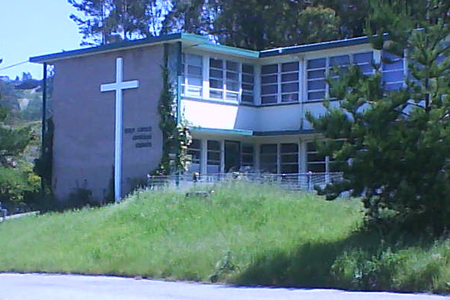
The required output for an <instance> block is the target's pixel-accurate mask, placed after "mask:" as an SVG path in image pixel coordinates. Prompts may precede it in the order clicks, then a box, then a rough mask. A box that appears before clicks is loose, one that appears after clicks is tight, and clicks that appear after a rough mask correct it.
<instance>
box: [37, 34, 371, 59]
mask: <svg viewBox="0 0 450 300" xmlns="http://www.w3.org/2000/svg"><path fill="white" fill-rule="evenodd" d="M177 40H179V41H186V42H191V43H194V44H195V45H194V46H195V48H196V49H201V50H205V51H212V52H218V53H224V54H229V55H233V56H242V57H247V58H254V59H256V58H264V57H272V56H280V55H289V54H296V53H304V52H311V51H318V50H326V49H333V48H339V47H348V46H355V45H362V44H368V43H370V40H369V37H367V36H364V37H357V38H352V39H346V40H338V41H330V42H323V43H316V44H309V45H301V46H292V47H283V48H278V49H271V50H264V51H254V50H248V49H243V48H237V47H230V46H225V45H218V44H214V43H212V42H210V41H209V40H208V38H207V37H206V36H200V35H196V34H191V33H173V34H168V35H162V36H157V37H151V38H145V39H140V40H132V41H123V42H118V43H113V44H107V45H102V46H96V47H90V48H83V49H77V50H70V51H63V52H59V53H53V54H47V55H41V56H34V57H31V58H30V62H33V63H44V62H51V61H55V60H60V59H67V58H72V57H77V56H84V55H91V54H96V53H102V52H109V51H115V50H122V49H128V48H134V47H141V46H146V45H150V44H156V43H162V42H168V41H177Z"/></svg>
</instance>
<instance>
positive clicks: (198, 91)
mask: <svg viewBox="0 0 450 300" xmlns="http://www.w3.org/2000/svg"><path fill="white" fill-rule="evenodd" d="M182 75H183V79H182V84H181V86H182V94H183V95H184V96H187V97H201V96H202V90H203V58H202V57H201V56H200V55H194V54H183V56H182Z"/></svg>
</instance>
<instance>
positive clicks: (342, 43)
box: [259, 36, 370, 58]
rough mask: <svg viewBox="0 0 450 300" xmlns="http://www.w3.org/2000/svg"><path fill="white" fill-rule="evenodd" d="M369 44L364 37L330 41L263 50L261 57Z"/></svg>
mask: <svg viewBox="0 0 450 300" xmlns="http://www.w3.org/2000/svg"><path fill="white" fill-rule="evenodd" d="M369 43H370V39H369V37H367V36H363V37H357V38H351V39H345V40H338V41H330V42H323V43H315V44H308V45H300V46H292V47H282V48H276V49H270V50H263V51H260V55H259V56H260V57H261V58H263V57H271V56H279V55H292V54H299V53H305V52H313V51H320V50H327V49H333V48H341V47H349V46H356V45H364V44H369Z"/></svg>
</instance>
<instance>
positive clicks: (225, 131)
mask: <svg viewBox="0 0 450 300" xmlns="http://www.w3.org/2000/svg"><path fill="white" fill-rule="evenodd" d="M191 131H192V132H194V133H196V132H199V133H212V134H225V135H241V136H282V135H298V134H313V133H317V131H316V130H313V129H307V130H278V131H253V130H243V129H217V128H204V127H193V128H191Z"/></svg>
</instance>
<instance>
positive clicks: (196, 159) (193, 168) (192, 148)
mask: <svg viewBox="0 0 450 300" xmlns="http://www.w3.org/2000/svg"><path fill="white" fill-rule="evenodd" d="M201 145H202V143H201V140H198V139H193V140H192V143H191V144H190V145H189V148H188V155H190V156H191V165H190V166H189V172H200V161H201V152H202V150H201V148H202V147H201Z"/></svg>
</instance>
